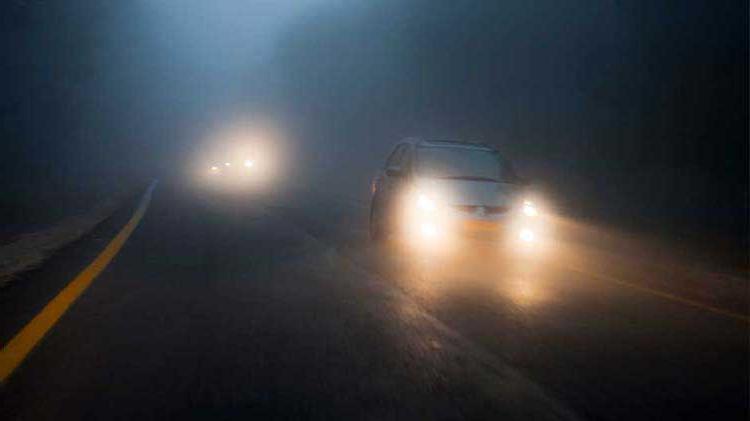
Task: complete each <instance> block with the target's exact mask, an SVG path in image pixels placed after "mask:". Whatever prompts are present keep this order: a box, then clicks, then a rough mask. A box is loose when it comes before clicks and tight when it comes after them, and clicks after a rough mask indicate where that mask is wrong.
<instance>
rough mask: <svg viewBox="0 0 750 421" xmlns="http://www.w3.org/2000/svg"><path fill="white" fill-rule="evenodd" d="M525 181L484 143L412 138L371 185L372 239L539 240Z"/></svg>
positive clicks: (424, 242) (425, 243) (428, 243)
mask: <svg viewBox="0 0 750 421" xmlns="http://www.w3.org/2000/svg"><path fill="white" fill-rule="evenodd" d="M527 184H528V183H527V182H526V181H525V180H524V179H522V178H520V177H519V176H518V175H517V174H516V172H515V170H514V168H513V165H512V164H511V162H510V161H509V160H508V159H506V158H505V157H503V155H502V154H501V153H500V152H499V151H498V150H497V149H495V148H493V147H491V146H488V145H486V144H482V143H472V142H463V141H453V140H426V139H418V138H409V139H406V140H404V141H402V142H400V143H399V144H397V145H396V146H395V147H394V148H393V150H392V152H391V153H390V155H389V156H388V158H387V160H386V162H385V165H384V167H383V168H382V170H381V171H380V172H379V173H378V175H377V176H376V177H375V178H374V180H373V182H372V198H371V205H370V236H371V238H372V239H373V240H374V241H377V242H382V241H383V240H387V239H391V238H394V236H397V237H398V238H400V239H406V240H409V241H411V242H413V243H416V244H418V245H420V246H422V247H435V246H437V245H439V244H444V243H448V242H452V241H451V240H453V239H463V238H482V239H493V240H500V239H508V238H511V239H512V240H514V241H517V242H520V243H526V244H532V243H535V242H537V241H538V240H539V229H538V225H539V224H538V221H539V219H540V216H541V215H540V211H539V209H538V208H537V204H536V203H535V202H534V201H532V200H529V199H528V198H526V197H525V196H524V191H525V187H526V186H527Z"/></svg>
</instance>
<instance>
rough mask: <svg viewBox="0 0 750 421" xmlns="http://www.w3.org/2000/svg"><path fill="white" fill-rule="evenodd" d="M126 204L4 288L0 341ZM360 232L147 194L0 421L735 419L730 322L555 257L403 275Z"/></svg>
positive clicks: (727, 315) (743, 366)
mask: <svg viewBox="0 0 750 421" xmlns="http://www.w3.org/2000/svg"><path fill="white" fill-rule="evenodd" d="M141 203H142V202H141ZM138 206H139V201H138V200H133V201H132V203H130V204H129V206H127V207H126V208H123V209H122V210H121V211H119V212H118V213H117V214H116V215H115V216H114V217H113V218H111V219H110V220H108V221H107V222H105V223H103V224H102V225H101V226H99V227H98V228H97V229H96V230H95V231H94V232H92V233H91V234H90V235H88V236H86V237H85V238H84V239H83V240H81V241H78V242H76V243H75V244H73V245H71V246H69V247H67V248H66V249H64V250H62V251H61V252H59V253H57V254H56V255H55V256H54V257H53V258H51V259H50V260H49V261H48V262H47V263H46V264H44V265H43V266H42V267H40V268H38V269H36V270H34V271H31V272H28V273H26V274H23V275H22V276H21V277H20V278H19V279H17V280H15V281H14V282H13V283H12V285H11V286H10V287H8V288H5V289H4V290H2V291H0V344H3V345H4V346H5V345H7V344H8V343H9V342H10V341H11V340H12V338H14V337H15V336H16V335H17V334H18V333H19V332H20V331H21V330H22V329H23V328H24V326H27V324H28V323H29V322H30V321H31V320H32V319H33V318H34V317H35V316H36V315H38V314H40V312H41V311H43V309H44V308H45V305H47V303H48V302H49V301H50V300H52V299H53V298H54V297H55V296H57V295H58V294H59V293H60V291H61V290H63V288H65V287H66V285H69V283H70V282H71V281H72V280H73V279H75V278H76V277H77V276H78V275H79V274H80V273H81V271H82V270H83V269H84V268H85V267H86V266H87V265H89V264H90V263H91V262H92V261H94V259H96V258H97V256H99V255H100V253H101V252H102V250H103V249H104V248H105V247H106V246H107V244H110V241H111V240H112V239H113V238H115V236H116V235H117V233H118V232H120V231H121V230H122V229H123V227H124V226H126V223H128V221H129V220H131V217H132V215H133V214H134V212H135V211H136V209H137V207H138ZM367 217H368V209H367V206H366V203H362V202H360V201H356V200H353V199H348V198H346V196H342V195H339V194H337V193H336V192H329V193H325V194H324V193H320V192H312V191H304V190H301V189H300V190H295V191H292V190H288V191H284V192H276V193H274V194H263V195H260V194H230V193H220V192H210V191H200V190H197V189H193V188H190V187H189V186H185V185H182V184H179V183H171V182H162V183H161V184H159V185H158V187H157V188H156V189H155V190H154V192H153V196H152V198H151V202H150V204H148V206H147V209H145V212H144V214H143V218H142V220H140V221H139V223H138V224H137V226H135V227H134V230H133V232H132V235H130V237H129V238H127V239H126V240H125V241H124V242H123V244H122V248H121V249H120V250H119V253H116V255H114V256H113V259H112V261H111V262H109V264H108V265H106V267H103V271H102V272H101V274H99V275H98V276H96V277H95V279H92V282H91V284H90V285H88V288H86V289H85V291H83V292H82V294H81V295H80V297H79V298H78V299H77V300H76V301H75V302H74V303H72V305H71V306H70V307H69V308H68V309H67V311H66V312H65V313H64V314H63V315H62V317H61V318H60V319H59V320H58V321H57V322H56V323H54V325H52V326H51V327H50V329H49V331H47V332H46V335H44V337H43V338H41V340H40V341H39V343H38V344H36V346H35V347H33V349H32V350H31V351H30V352H29V353H28V355H25V356H24V359H23V361H22V362H21V364H20V365H19V366H18V367H17V368H15V369H14V370H13V372H12V374H10V375H9V376H8V378H7V379H5V381H4V382H3V384H2V386H0V419H3V420H47V419H108V420H109V419H165V418H173V419H177V418H179V419H185V418H188V419H193V418H197V419H250V418H258V419H336V418H341V419H370V420H379V419H404V420H407V419H408V420H413V419H440V420H443V419H445V420H447V419H591V420H599V419H601V420H636V419H659V420H667V419H675V420H676V419H680V420H684V419H717V420H718V419H725V420H744V419H747V417H748V396H750V390H749V388H748V372H749V368H748V359H749V346H750V345H749V344H750V342H749V340H748V326H749V324H748V322H747V314H746V313H744V314H743V313H740V312H738V310H737V309H729V310H723V309H720V308H716V307H715V306H713V305H710V304H705V305H704V304H701V303H697V302H694V301H693V300H692V299H683V298H682V297H683V296H682V295H681V294H680V293H679V291H669V292H668V293H663V294H661V295H660V294H659V291H660V290H658V289H655V287H654V285H655V284H654V283H653V282H648V280H647V279H646V280H645V281H644V282H643V283H638V284H634V283H633V281H631V280H628V279H624V278H622V277H621V276H620V272H617V271H614V272H617V273H614V272H613V273H608V272H607V271H606V270H605V269H604V268H606V266H607V265H604V264H596V263H597V262H591V261H586V260H585V259H579V261H576V258H575V256H573V254H574V251H571V250H568V251H567V252H566V253H569V254H564V253H563V252H562V251H557V253H558V254H557V257H555V258H542V257H539V258H534V257H529V256H517V255H506V254H502V253H497V252H496V251H493V250H487V247H485V246H482V247H480V246H477V251H476V253H474V252H472V253H466V254H462V255H460V256H454V257H451V258H447V259H430V258H425V257H421V256H416V257H415V256H413V255H411V254H408V253H400V252H397V251H396V250H394V249H392V248H388V247H380V246H375V245H373V244H372V243H371V242H370V241H369V239H368V235H367ZM641 275H642V276H643V277H646V278H647V277H648V276H653V277H656V276H661V275H660V274H657V273H654V274H651V275H649V274H648V273H645V274H644V273H641ZM740 310H741V309H740Z"/></svg>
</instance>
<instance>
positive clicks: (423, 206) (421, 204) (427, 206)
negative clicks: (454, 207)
mask: <svg viewBox="0 0 750 421" xmlns="http://www.w3.org/2000/svg"><path fill="white" fill-rule="evenodd" d="M417 207H418V208H419V209H420V210H423V211H425V212H434V211H435V209H437V205H436V204H435V201H434V200H432V199H430V198H429V197H427V196H426V195H424V194H421V193H420V194H419V196H417Z"/></svg>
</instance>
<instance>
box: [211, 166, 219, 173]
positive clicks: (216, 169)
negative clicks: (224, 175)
mask: <svg viewBox="0 0 750 421" xmlns="http://www.w3.org/2000/svg"><path fill="white" fill-rule="evenodd" d="M211 171H212V172H217V171H219V167H217V166H216V165H214V166H212V167H211Z"/></svg>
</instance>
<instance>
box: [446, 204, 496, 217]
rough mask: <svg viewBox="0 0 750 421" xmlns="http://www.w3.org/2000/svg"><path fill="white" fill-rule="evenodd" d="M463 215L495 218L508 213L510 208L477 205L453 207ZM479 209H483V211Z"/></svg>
mask: <svg viewBox="0 0 750 421" xmlns="http://www.w3.org/2000/svg"><path fill="white" fill-rule="evenodd" d="M453 208H454V209H456V210H457V211H459V212H461V213H466V214H470V215H482V214H484V215H486V216H494V215H499V214H503V213H505V212H507V211H508V210H509V209H510V208H509V207H508V206H475V205H456V206H454V207H453ZM479 208H483V211H482V210H480V209H479Z"/></svg>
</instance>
